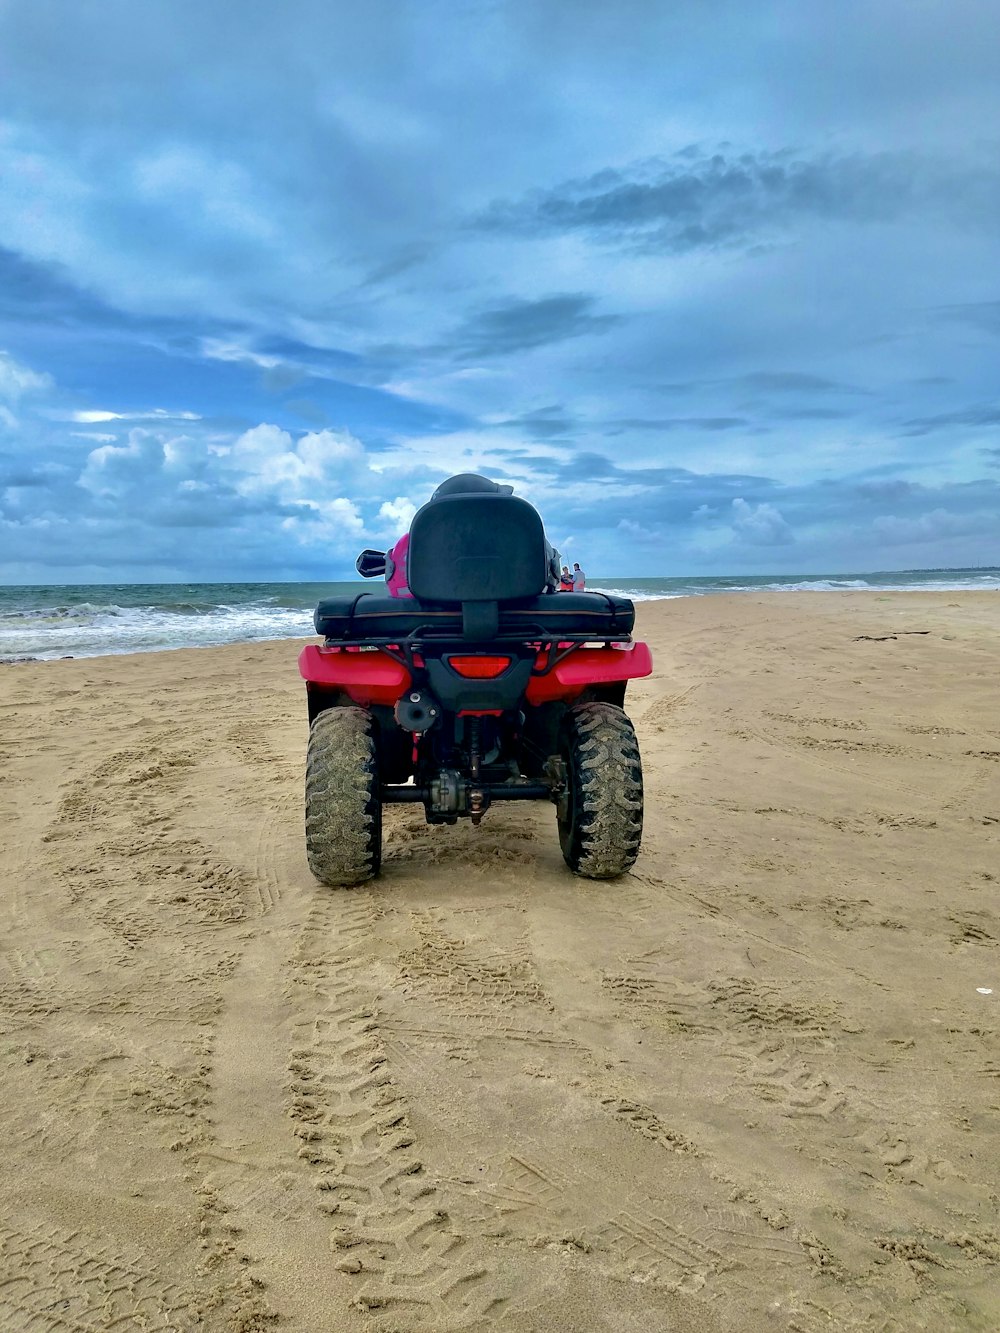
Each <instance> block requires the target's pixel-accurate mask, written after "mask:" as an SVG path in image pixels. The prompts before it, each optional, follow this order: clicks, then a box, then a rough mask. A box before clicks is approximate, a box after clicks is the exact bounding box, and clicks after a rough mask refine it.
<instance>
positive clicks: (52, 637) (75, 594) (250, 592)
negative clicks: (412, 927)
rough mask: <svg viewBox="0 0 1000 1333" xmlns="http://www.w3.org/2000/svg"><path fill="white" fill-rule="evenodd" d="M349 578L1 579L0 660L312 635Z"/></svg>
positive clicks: (706, 582)
mask: <svg viewBox="0 0 1000 1333" xmlns="http://www.w3.org/2000/svg"><path fill="white" fill-rule="evenodd" d="M379 586H380V585H379V584H378V583H375V582H371V583H368V584H365V583H363V582H361V581H360V580H357V579H355V580H352V581H351V582H344V583H120V584H118V583H115V584H113V583H102V584H80V585H73V584H67V585H60V586H21V587H0V662H10V661H12V660H18V659H23V658H37V659H40V660H44V659H49V660H50V659H53V658H60V657H101V656H105V655H106V654H109V653H146V652H158V651H161V650H164V649H169V648H198V647H209V646H213V645H222V644H227V643H252V642H254V641H256V640H261V639H302V638H309V637H311V636H312V635H313V632H314V631H313V624H312V613H313V608H314V607H315V605H316V603H317V602H318V601H319V599H320V598H321V597H332V596H336V595H337V594H338V593H352V592H362V591H364V590H365V589H366V588H368V589H371V590H374V589H376V588H377V587H379ZM587 586H588V588H589V589H592V590H594V591H599V592H614V593H619V594H621V595H623V596H626V597H631V598H632V599H633V600H634V601H637V602H641V601H649V600H651V599H658V598H669V597H706V596H711V595H712V594H713V593H720V592H802V591H818V592H822V591H838V590H841V591H843V590H852V589H870V590H872V591H886V592H889V591H910V592H913V591H920V590H925V591H936V592H957V591H961V590H963V589H967V590H972V589H975V590H990V589H997V588H1000V569H996V568H988V569H910V570H903V571H899V572H894V573H886V572H875V573H869V574H844V575H842V574H808V575H787V576H777V575H760V576H757V577H747V576H737V577H729V578H727V577H721V578H656V579H649V578H592V579H588V584H587Z"/></svg>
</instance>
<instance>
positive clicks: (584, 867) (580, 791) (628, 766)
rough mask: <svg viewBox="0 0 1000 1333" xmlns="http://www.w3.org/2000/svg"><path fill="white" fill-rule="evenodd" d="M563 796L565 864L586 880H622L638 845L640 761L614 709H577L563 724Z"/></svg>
mask: <svg viewBox="0 0 1000 1333" xmlns="http://www.w3.org/2000/svg"><path fill="white" fill-rule="evenodd" d="M559 753H560V756H561V758H562V760H563V763H564V765H565V768H566V791H565V793H564V795H563V796H562V798H561V799H560V801H559V806H558V811H559V845H560V847H561V848H562V854H563V860H564V861H565V862H566V864H567V865H568V866H569V868H570V870H572V871H573V872H574V873H575V874H577V875H584V876H586V878H587V879H614V878H616V876H618V875H623V874H624V873H625V871H626V870H628V868H629V866H631V865H632V863H633V862H634V861H635V858H636V857H637V856H638V854H639V843H640V842H641V840H642V760H641V759H640V757H639V746H638V743H637V741H636V739H635V731H634V730H633V729H632V723H631V722H630V721H629V719H628V717H626V715H625V713H624V712H623V711H622V710H621V709H620V708H618V707H617V706H616V705H615V704H606V703H587V704H575V705H574V706H573V707H572V708H570V709H568V710H567V712H566V716H565V718H564V720H563V724H562V732H561V735H560V744H559Z"/></svg>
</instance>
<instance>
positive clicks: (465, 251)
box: [0, 0, 1000, 583]
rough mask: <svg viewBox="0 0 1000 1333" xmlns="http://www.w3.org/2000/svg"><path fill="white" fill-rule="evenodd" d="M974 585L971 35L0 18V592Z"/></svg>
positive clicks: (27, 14)
mask: <svg viewBox="0 0 1000 1333" xmlns="http://www.w3.org/2000/svg"><path fill="white" fill-rule="evenodd" d="M469 470H477V471H483V472H485V473H487V474H488V475H490V476H492V477H495V478H498V479H500V478H502V479H506V480H509V481H511V482H513V483H514V485H515V488H516V490H517V491H518V493H520V494H523V495H526V496H527V497H528V498H529V499H531V500H532V501H533V502H534V503H535V504H537V505H538V507H539V508H540V510H541V512H542V514H543V517H544V519H545V522H546V526H547V528H548V530H549V534H550V536H551V538H552V539H553V540H554V541H555V542H556V543H557V545H559V547H560V548H561V550H562V551H563V553H564V554H565V555H566V556H567V557H569V558H570V559H578V560H580V561H581V563H583V564H584V566H585V568H587V569H588V571H593V572H594V573H598V574H600V573H603V574H606V575H613V574H633V575H639V574H648V575H656V574H727V573H752V572H762V573H771V572H774V573H779V572H827V571H830V572H835V571H840V572H849V571H864V570H887V569H905V568H927V567H942V566H962V565H976V564H998V563H1000V11H998V10H997V7H996V3H995V0H982V2H980V0H876V2H875V3H873V2H872V0H863V2H862V0H837V3H830V4H818V5H809V4H803V3H802V2H801V0H734V2H732V3H730V2H729V0H708V2H707V0H669V3H667V0H655V2H654V0H617V3H615V4H614V5H612V4H609V3H607V0H600V2H598V0H413V2H412V3H406V0H366V3H364V4H359V3H348V2H347V0H284V2H283V3H281V4H278V3H276V0H270V2H269V3H265V2H264V0H243V3H241V4H240V5H231V6H226V5H213V4H205V3H204V2H203V0H197V3H196V2H195V0H143V3H142V4H137V3H135V0H101V3H100V4H94V5H83V4H76V5H67V4H65V3H63V2H62V0H60V2H59V3H56V2H55V0H0V580H3V581H5V582H11V583H24V582H84V581H117V580H126V581H171V580H187V579H193V580H229V579H298V578H302V579H323V578H337V577H342V576H343V575H344V574H346V573H347V572H348V571H349V570H350V569H351V567H352V564H353V557H354V554H355V553H356V551H357V550H358V549H359V548H360V547H361V546H363V545H379V544H382V543H385V542H387V541H391V540H393V538H394V537H395V535H397V534H398V532H399V531H401V530H402V528H403V527H405V524H406V523H407V521H408V518H409V515H410V514H411V513H412V511H413V508H414V506H417V505H419V504H421V503H422V502H423V501H424V500H425V499H426V498H427V497H428V495H429V494H430V491H431V490H432V489H433V487H434V486H435V485H436V484H437V482H438V481H440V480H441V479H442V478H443V477H445V476H447V475H449V474H451V473H453V472H456V471H469Z"/></svg>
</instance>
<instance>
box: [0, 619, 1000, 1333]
mask: <svg viewBox="0 0 1000 1333" xmlns="http://www.w3.org/2000/svg"><path fill="white" fill-rule="evenodd" d="M639 631H640V632H641V634H642V635H643V637H645V638H646V639H648V641H649V642H650V643H651V644H652V647H653V650H654V656H655V662H656V671H655V674H654V676H653V677H651V678H650V679H649V680H646V681H643V682H639V683H638V684H637V685H635V686H633V687H630V698H629V700H628V709H629V712H630V713H631V715H632V717H633V719H634V721H635V723H636V728H637V731H638V735H639V741H640V744H641V747H642V752H643V761H644V766H645V778H646V820H647V822H646V835H645V840H644V844H643V851H642V853H641V855H640V858H639V861H638V862H637V864H636V867H635V871H634V873H632V874H630V875H629V876H627V877H626V878H624V879H622V880H620V881H618V882H615V883H592V882H587V881H583V880H578V879H575V878H574V877H573V876H571V875H570V874H569V872H568V871H566V869H565V867H564V866H563V863H562V859H561V856H560V853H559V846H558V840H557V837H556V830H555V816H554V812H553V810H552V808H551V806H548V805H542V804H538V805H533V806H525V807H499V808H496V809H494V810H492V811H491V812H490V813H489V814H488V816H487V818H486V820H485V821H484V823H483V825H482V826H481V828H479V829H474V828H472V827H471V826H468V825H460V826H458V827H457V828H430V827H428V826H427V825H426V824H425V823H424V822H423V817H422V813H421V814H418V813H416V812H414V811H413V810H412V809H410V808H408V807H402V808H397V809H393V810H391V811H390V812H388V813H387V818H386V834H385V865H384V873H383V875H382V877H381V878H380V879H379V880H378V881H376V882H375V883H374V884H373V885H369V886H366V887H363V888H361V889H357V890H351V891H343V890H341V891H337V890H330V889H324V888H321V887H320V886H319V885H317V884H316V883H315V882H314V881H313V879H312V878H311V876H310V874H309V872H308V869H307V867H306V863H305V855H304V842H303V833H302V775H303V761H304V752H305V742H306V723H305V707H304V691H303V689H302V686H301V682H300V681H299V679H298V676H297V673H296V668H295V657H296V654H297V651H298V647H299V645H298V644H297V643H294V642H290V641H289V642H281V643H268V644H255V645H248V646H245V647H242V646H241V647H236V648H227V649H201V650H186V651H181V652H172V653H160V654H150V655H143V656H133V657H119V658H99V659H92V660H80V661H62V662H51V663H27V664H16V665H7V666H3V667H0V720H2V726H0V757H2V764H0V816H2V820H3V829H4V834H3V839H2V850H0V883H2V888H0V1033H2V1036H0V1052H2V1075H3V1077H2V1091H0V1134H2V1139H3V1161H4V1169H3V1173H2V1176H0V1197H2V1212H0V1328H2V1329H3V1330H4V1331H5V1333H7V1331H8V1330H31V1331H32V1333H44V1331H45V1330H49V1329H52V1330H65V1329H73V1330H76V1333H91V1331H93V1333H97V1331H98V1330H110V1329H115V1330H119V1329H132V1328H136V1329H149V1330H194V1329H204V1330H209V1331H211V1333H215V1331H218V1333H222V1331H223V1330H241V1331H242V1333H251V1331H252V1330H263V1329H270V1328H272V1327H274V1328H279V1329H280V1328H286V1329H289V1330H294V1331H295V1333H363V1331H364V1330H371V1333H390V1331H394V1333H411V1330H413V1331H418V1330H451V1329H477V1330H483V1333H489V1331H490V1330H493V1329H494V1328H495V1329H496V1333H542V1331H544V1330H558V1331H559V1333H578V1331H579V1330H588V1331H589V1330H597V1331H599V1333H660V1330H679V1331H681V1333H688V1331H690V1333H695V1331H697V1333H715V1331H717V1330H739V1331H740V1333H742V1331H743V1330H747V1331H748V1333H757V1331H758V1330H760V1333H763V1331H764V1330H796V1331H798V1333H820V1331H821V1330H831V1329H837V1330H843V1329H847V1330H851V1329H859V1330H860V1329H864V1330H876V1329H877V1330H889V1331H894V1330H898V1331H899V1333H904V1331H905V1333H909V1331H910V1330H914V1329H927V1330H994V1329H996V1328H997V1327H1000V1203H998V1199H1000V1151H998V1148H997V1144H998V1129H1000V1081H998V1080H1000V1046H998V1040H997V1038H998V1026H1000V1025H998V1007H997V1006H998V1004H1000V966H998V958H1000V913H998V891H1000V708H998V706H997V695H998V689H997V686H998V663H1000V595H998V594H997V593H957V594H956V593H950V594H944V593H892V594H875V593H817V594H807V593H803V594H771V595H761V596H753V595H746V594H745V595H740V596H712V597H705V598H700V599H684V600H677V601H668V602H658V603H646V604H642V605H641V606H640V608H639ZM984 991H992V993H991V994H985V993H982V992H984Z"/></svg>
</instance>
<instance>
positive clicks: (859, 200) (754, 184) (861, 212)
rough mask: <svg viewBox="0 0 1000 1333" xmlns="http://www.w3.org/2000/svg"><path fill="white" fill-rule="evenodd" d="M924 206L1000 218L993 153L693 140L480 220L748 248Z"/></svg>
mask: <svg viewBox="0 0 1000 1333" xmlns="http://www.w3.org/2000/svg"><path fill="white" fill-rule="evenodd" d="M928 211H931V212H933V213H934V214H936V215H938V216H947V217H948V218H951V219H953V220H957V221H960V222H962V223H964V224H966V225H972V226H991V225H992V224H993V220H994V219H995V218H996V217H997V215H998V214H1000V169H998V168H997V166H996V164H995V162H994V161H992V160H987V161H986V162H984V163H983V164H981V165H975V166H974V165H965V164H963V165H961V166H959V165H956V164H952V163H949V162H948V161H947V160H936V159H933V158H930V157H924V156H921V155H918V154H916V153H914V152H904V151H897V152H882V153H869V154H865V153H860V152H859V153H852V154H844V155H839V156H838V155H835V154H830V153H827V154H819V155H810V154H809V153H808V152H798V151H795V150H792V149H781V150H778V151H766V150H758V151H756V152H739V151H737V150H736V149H734V148H733V147H732V146H730V145H724V146H722V147H721V148H720V150H719V151H718V152H712V153H709V152H706V151H705V150H704V149H703V148H701V147H700V146H697V145H692V146H691V147H689V148H686V149H683V150H682V151H680V152H678V153H676V154H674V156H673V157H672V158H670V159H667V160H663V159H654V160H651V161H649V162H645V163H641V164H637V165H636V166H634V167H633V168H631V170H629V171H620V170H614V169H608V170H604V171H599V172H596V173H595V174H594V175H592V176H589V177H587V178H585V179H583V180H577V181H567V182H565V183H563V184H561V185H558V186H555V187H554V188H552V189H548V190H536V191H533V192H532V193H530V194H528V195H527V196H525V197H523V198H522V199H520V200H513V201H509V200H506V201H505V200H500V201H497V202H496V203H494V204H492V205H491V206H490V207H489V208H488V209H486V210H485V211H484V212H483V213H481V214H480V215H479V217H478V218H476V219H475V221H474V223H473V225H474V226H476V227H478V228H480V229H482V230H484V231H499V232H514V233H518V234H522V235H526V236H542V235H550V234H555V235H558V234H561V233H566V232H582V233H584V234H586V235H588V236H590V237H592V238H593V239H595V240H598V241H603V242H608V243H614V244H623V243H628V244H634V245H639V246H641V247H642V248H646V249H649V250H658V251H668V252H672V253H675V254H682V253H684V252H686V251H690V250H699V249H708V248H713V247H717V246H739V247H749V246H751V245H755V244H757V243H758V242H759V241H760V240H762V239H764V240H766V239H768V238H769V237H770V236H771V235H772V234H777V233H780V232H782V231H783V230H785V229H786V228H789V227H794V225H795V224H796V223H798V222H800V221H802V220H805V219H823V220H830V221H839V222H852V223H889V222H893V221H896V220H898V219H900V218H903V217H906V216H909V215H913V214H917V213H921V214H925V215H926V214H927V212H928Z"/></svg>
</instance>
